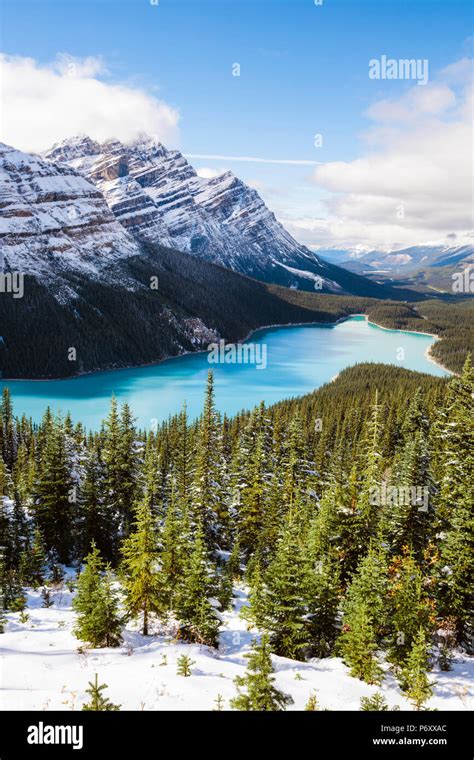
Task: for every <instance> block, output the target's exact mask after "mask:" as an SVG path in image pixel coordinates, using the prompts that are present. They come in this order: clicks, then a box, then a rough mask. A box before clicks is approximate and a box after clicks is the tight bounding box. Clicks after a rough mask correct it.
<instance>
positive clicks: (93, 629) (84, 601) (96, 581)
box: [72, 543, 122, 648]
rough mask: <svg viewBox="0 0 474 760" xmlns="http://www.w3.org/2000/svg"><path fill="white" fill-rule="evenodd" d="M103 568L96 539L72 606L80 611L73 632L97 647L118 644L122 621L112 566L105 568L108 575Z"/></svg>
mask: <svg viewBox="0 0 474 760" xmlns="http://www.w3.org/2000/svg"><path fill="white" fill-rule="evenodd" d="M102 571H103V562H102V559H101V557H100V552H99V550H98V548H97V547H96V546H95V544H94V543H93V544H92V547H91V551H90V553H89V554H88V555H87V557H86V559H85V566H84V570H83V571H82V573H81V574H80V576H79V580H78V582H77V593H76V595H75V597H74V600H73V603H72V606H73V609H74V610H75V612H76V615H77V622H76V626H75V628H74V635H75V636H77V638H78V639H81V640H82V641H86V642H87V643H88V644H90V645H91V646H92V647H94V648H97V647H113V646H118V645H119V644H120V641H121V636H120V629H121V625H122V621H121V617H120V616H119V613H118V601H117V595H116V593H115V591H114V590H113V587H112V578H111V573H110V569H109V568H107V569H106V573H105V575H103V574H102Z"/></svg>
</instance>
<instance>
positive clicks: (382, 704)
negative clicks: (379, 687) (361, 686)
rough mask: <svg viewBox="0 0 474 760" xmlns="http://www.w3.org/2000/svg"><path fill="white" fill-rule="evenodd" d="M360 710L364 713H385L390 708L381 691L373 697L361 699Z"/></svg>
mask: <svg viewBox="0 0 474 760" xmlns="http://www.w3.org/2000/svg"><path fill="white" fill-rule="evenodd" d="M360 709H361V710H362V711H363V712H369V711H371V712H384V711H386V710H388V709H389V707H388V703H387V700H386V699H385V697H384V695H383V694H382V693H381V692H380V691H376V692H375V694H373V695H372V696H371V697H361V700H360Z"/></svg>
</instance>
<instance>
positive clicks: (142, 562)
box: [122, 494, 166, 636]
mask: <svg viewBox="0 0 474 760" xmlns="http://www.w3.org/2000/svg"><path fill="white" fill-rule="evenodd" d="M134 528H135V529H134V531H133V533H132V534H131V535H130V536H129V538H127V539H126V541H125V543H124V545H123V548H122V554H123V565H122V568H123V574H124V584H123V585H124V591H125V607H126V609H127V612H128V614H129V615H130V616H132V617H134V616H136V615H138V614H141V615H142V616H143V617H142V619H143V624H142V633H143V635H144V636H147V635H148V628H149V617H150V614H151V613H156V614H158V615H163V614H165V612H166V589H165V584H164V580H165V579H164V576H163V571H162V566H161V559H160V548H161V547H160V545H159V542H158V528H157V524H156V520H155V518H154V516H153V514H152V512H151V509H150V501H149V495H148V494H145V497H144V498H143V500H142V501H141V502H140V503H139V504H138V506H137V508H136V510H135V523H134Z"/></svg>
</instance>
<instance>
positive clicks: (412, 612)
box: [386, 553, 436, 668]
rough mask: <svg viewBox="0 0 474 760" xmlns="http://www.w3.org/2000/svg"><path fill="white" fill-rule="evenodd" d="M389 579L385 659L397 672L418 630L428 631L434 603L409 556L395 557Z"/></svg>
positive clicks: (419, 571) (431, 624)
mask: <svg viewBox="0 0 474 760" xmlns="http://www.w3.org/2000/svg"><path fill="white" fill-rule="evenodd" d="M389 575H390V580H389V591H388V614H387V616H386V617H387V620H388V623H389V632H388V633H389V647H388V657H389V660H390V662H391V663H392V664H393V665H395V667H396V668H398V667H401V666H403V665H404V663H405V662H406V659H407V657H408V654H409V652H410V651H411V648H412V646H413V642H414V640H415V638H416V636H417V634H418V631H419V629H420V627H422V628H423V629H424V630H426V631H430V630H431V629H432V628H433V626H434V625H435V623H436V617H435V609H434V600H433V599H431V598H430V597H429V596H428V594H427V592H426V590H425V587H424V581H423V575H422V572H421V569H420V568H419V566H418V565H417V563H416V561H415V559H414V557H413V554H412V553H405V555H404V556H402V557H395V558H394V560H393V561H392V564H391V566H390V568H389Z"/></svg>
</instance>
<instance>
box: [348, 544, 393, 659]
mask: <svg viewBox="0 0 474 760" xmlns="http://www.w3.org/2000/svg"><path fill="white" fill-rule="evenodd" d="M388 593H389V578H388V564H387V551H386V549H385V546H384V545H383V543H382V542H381V540H380V539H379V540H378V541H373V542H372V543H371V544H370V547H369V551H368V552H367V554H366V556H365V557H363V558H362V560H361V561H360V562H359V564H358V566H357V570H356V572H355V573H354V575H353V576H352V580H351V583H350V585H349V587H348V588H347V591H346V595H345V599H344V603H343V611H344V616H345V619H346V618H350V617H351V615H352V612H353V610H356V609H357V607H358V606H359V605H361V604H365V605H366V607H367V609H368V610H369V612H370V616H371V623H372V627H373V631H374V634H375V639H376V642H377V643H378V644H381V642H382V640H383V637H384V636H385V635H386V634H387V616H388V613H389V605H388V599H387V597H388Z"/></svg>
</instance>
